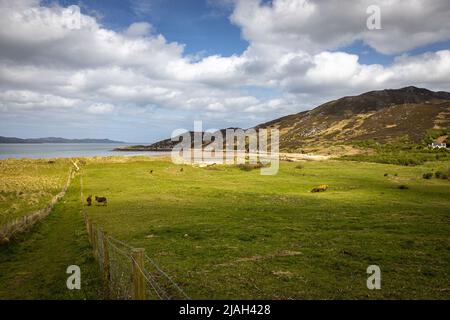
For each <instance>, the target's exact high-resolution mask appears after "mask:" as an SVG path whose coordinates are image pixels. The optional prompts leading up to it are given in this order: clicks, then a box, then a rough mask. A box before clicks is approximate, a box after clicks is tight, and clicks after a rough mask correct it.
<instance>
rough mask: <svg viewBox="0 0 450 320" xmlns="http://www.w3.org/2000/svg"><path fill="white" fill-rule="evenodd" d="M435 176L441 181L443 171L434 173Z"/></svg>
mask: <svg viewBox="0 0 450 320" xmlns="http://www.w3.org/2000/svg"><path fill="white" fill-rule="evenodd" d="M434 175H435V177H436V178H438V179H439V178H440V177H441V176H442V172H441V171H436V172H435V173H434Z"/></svg>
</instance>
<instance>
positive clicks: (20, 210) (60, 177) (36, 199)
mask: <svg viewBox="0 0 450 320" xmlns="http://www.w3.org/2000/svg"><path fill="white" fill-rule="evenodd" d="M70 166H71V164H70V161H68V160H63V159H61V160H52V161H49V160H13V159H9V160H2V161H0V226H1V225H3V224H5V223H7V222H10V221H11V220H14V219H17V218H20V217H23V216H24V215H27V214H29V213H31V212H33V211H35V210H38V209H41V208H43V207H45V206H46V205H47V204H48V202H49V201H50V199H51V198H52V197H53V196H54V195H55V194H57V193H59V192H60V191H61V189H62V188H63V186H64V184H65V183H66V182H67V177H68V173H69V168H70Z"/></svg>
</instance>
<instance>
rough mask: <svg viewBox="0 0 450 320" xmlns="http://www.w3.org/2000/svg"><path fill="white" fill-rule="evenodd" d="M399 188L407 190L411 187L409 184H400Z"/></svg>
mask: <svg viewBox="0 0 450 320" xmlns="http://www.w3.org/2000/svg"><path fill="white" fill-rule="evenodd" d="M398 188H399V189H400V190H407V189H409V187H408V186H405V185H404V184H401V185H399V186H398Z"/></svg>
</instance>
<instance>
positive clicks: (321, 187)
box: [311, 184, 328, 192]
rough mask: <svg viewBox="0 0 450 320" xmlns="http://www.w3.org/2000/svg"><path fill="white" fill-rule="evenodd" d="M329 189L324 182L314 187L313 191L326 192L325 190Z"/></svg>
mask: <svg viewBox="0 0 450 320" xmlns="http://www.w3.org/2000/svg"><path fill="white" fill-rule="evenodd" d="M327 189H328V185H327V184H322V185H320V186H318V187H317V188H314V189H312V190H311V192H324V191H327Z"/></svg>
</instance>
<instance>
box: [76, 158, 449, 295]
mask: <svg viewBox="0 0 450 320" xmlns="http://www.w3.org/2000/svg"><path fill="white" fill-rule="evenodd" d="M448 165H449V164H448V162H447V163H446V162H431V163H426V164H425V165H421V166H414V167H407V166H396V165H389V164H377V163H362V162H352V161H326V162H305V163H302V164H301V165H300V166H299V164H298V163H282V164H281V168H280V172H279V174H278V175H276V176H261V175H260V174H259V171H258V170H253V171H243V170H241V169H239V168H237V167H210V168H195V167H190V166H176V165H173V164H172V163H171V162H169V161H164V160H161V159H160V160H150V161H148V160H147V161H144V160H143V159H129V160H120V161H117V162H114V161H102V160H97V161H94V162H92V161H91V162H89V163H88V165H86V166H85V167H84V168H83V169H82V171H83V175H84V194H85V195H89V194H92V195H99V196H106V197H108V206H107V207H98V206H92V207H89V208H88V213H89V215H90V216H91V217H93V218H94V220H95V222H96V223H98V224H99V225H100V226H101V227H102V228H103V229H105V231H108V232H109V233H110V234H111V235H113V236H115V237H116V238H118V239H120V240H124V241H126V242H128V243H129V244H131V245H133V246H135V247H143V248H145V249H146V251H147V253H148V254H149V256H150V257H152V258H154V260H156V261H157V262H158V263H159V264H160V266H161V267H162V268H163V269H164V270H165V271H167V272H168V273H169V274H171V275H172V276H173V277H174V279H175V280H176V281H177V282H178V283H179V284H180V285H181V286H182V288H184V290H185V291H186V293H187V294H188V295H190V296H191V297H192V298H206V299H218V298H243V299H247V298H261V299H311V298H319V299H341V298H350V299H372V298H382V299H416V298H426V299H428V298H437V299H449V298H450V241H449V236H450V182H449V181H448V180H443V179H435V178H433V179H430V180H425V179H423V178H422V175H423V173H425V172H433V171H437V170H442V171H444V170H447V167H448ZM181 168H183V170H181ZM151 170H153V173H150V171H151ZM386 173H387V174H388V175H387V176H386V175H385V174H386ZM320 184H328V185H329V186H330V189H329V190H328V191H326V192H323V193H310V192H309V191H310V190H311V189H312V188H313V187H315V186H317V185H320ZM400 185H405V186H407V188H408V189H400V188H399V186H400ZM74 210H75V209H74ZM371 264H376V265H379V266H380V268H381V271H382V289H381V290H376V291H370V290H368V289H367V287H366V279H367V274H366V268H367V267H368V266H369V265H371Z"/></svg>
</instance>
